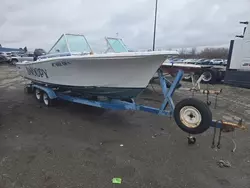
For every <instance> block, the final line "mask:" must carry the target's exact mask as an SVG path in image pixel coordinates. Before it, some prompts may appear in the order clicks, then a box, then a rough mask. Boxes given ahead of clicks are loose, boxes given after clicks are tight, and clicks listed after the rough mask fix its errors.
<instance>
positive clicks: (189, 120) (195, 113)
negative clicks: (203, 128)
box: [180, 106, 202, 128]
mask: <svg viewBox="0 0 250 188" xmlns="http://www.w3.org/2000/svg"><path fill="white" fill-rule="evenodd" d="M201 119H202V118H201V113H200V112H199V110H197V108H195V107H193V106H185V107H183V108H182V109H181V110H180V120H181V121H182V123H183V124H184V125H185V126H187V127H189V128H196V127H198V126H199V125H200V123H201Z"/></svg>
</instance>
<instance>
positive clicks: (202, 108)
mask: <svg viewBox="0 0 250 188" xmlns="http://www.w3.org/2000/svg"><path fill="white" fill-rule="evenodd" d="M174 119H175V122H176V124H177V125H178V126H179V127H180V129H182V130H183V131H184V132H187V133H189V134H200V133H203V132H205V131H206V130H207V129H208V128H209V127H210V126H211V123H212V113H211V111H210V109H209V107H208V106H207V105H206V104H205V103H204V102H202V101H200V100H198V99H195V98H187V99H183V100H182V101H180V102H179V103H177V104H176V106H175V109H174Z"/></svg>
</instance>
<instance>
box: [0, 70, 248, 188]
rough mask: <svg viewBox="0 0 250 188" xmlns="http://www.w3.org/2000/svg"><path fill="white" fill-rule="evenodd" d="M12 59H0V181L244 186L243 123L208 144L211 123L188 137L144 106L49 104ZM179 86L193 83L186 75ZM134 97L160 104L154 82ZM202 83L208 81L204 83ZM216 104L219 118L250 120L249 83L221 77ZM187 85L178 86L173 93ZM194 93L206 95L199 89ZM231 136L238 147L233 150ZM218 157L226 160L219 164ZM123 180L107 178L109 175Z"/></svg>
mask: <svg viewBox="0 0 250 188" xmlns="http://www.w3.org/2000/svg"><path fill="white" fill-rule="evenodd" d="M24 83H25V80H23V79H22V78H20V77H19V76H18V73H17V72H16V70H15V68H14V67H8V66H5V65H3V66H0V104H1V105H0V124H1V125H0V188H11V187H15V188H19V187H20V188H21V187H27V188H34V187H39V188H40V187H42V188H43V187H44V188H56V187H63V188H66V187H67V188H76V187H84V188H85V187H93V188H97V187H98V188H102V187H103V188H104V187H105V188H107V187H112V188H114V187H121V188H122V187H124V188H125V187H126V188H128V187H131V188H133V187H140V188H141V187H143V188H147V187H152V188H161V187H171V188H175V187H176V188H177V187H180V188H182V187H187V188H196V187H197V188H201V187H202V188H211V187H213V188H221V187H222V188H223V187H227V188H231V187H232V188H239V187H240V188H247V187H249V185H250V136H249V132H248V131H241V130H237V131H235V133H234V134H232V133H225V134H223V137H222V148H221V149H220V150H217V149H211V143H212V131H213V129H212V128H211V129H209V130H208V131H207V132H205V133H203V134H202V135H199V136H197V143H196V144H195V145H192V146H190V145H188V144H187V138H186V136H187V134H185V133H184V132H182V131H181V130H180V129H179V128H178V127H177V126H176V124H175V123H174V121H173V119H169V118H166V117H160V116H157V115H154V114H149V113H146V112H131V111H112V110H104V109H98V108H93V107H89V106H84V105H78V104H72V103H66V102H60V103H59V104H58V105H57V106H55V107H52V108H46V107H44V106H43V105H40V104H38V102H37V101H36V100H35V99H34V96H33V95H27V94H24V92H23V87H24ZM183 85H184V86H189V85H190V83H187V82H183ZM153 87H154V89H155V91H156V92H157V93H156V92H154V91H153V90H152V89H150V88H151V87H149V89H148V90H146V91H145V92H144V94H143V95H142V96H141V99H139V100H138V102H140V103H143V104H147V105H152V106H159V105H160V102H159V101H161V98H162V97H161V96H160V95H159V94H158V93H159V92H160V90H159V87H158V86H157V85H156V84H155V85H154V86H153ZM203 87H205V86H203ZM209 87H211V88H222V89H223V93H222V94H221V95H219V97H218V105H217V108H216V109H214V108H213V105H214V100H215V97H214V96H211V97H210V100H211V102H212V105H211V109H212V112H213V116H214V117H215V118H217V119H225V120H231V119H232V117H233V116H237V117H242V118H243V119H244V121H245V123H246V124H249V122H250V97H249V96H250V90H247V89H241V88H233V87H229V86H225V85H216V86H209ZM191 95H192V93H190V92H187V91H181V90H177V91H176V93H175V95H174V100H175V101H178V100H180V99H182V98H185V97H188V96H191ZM195 97H197V98H200V99H202V100H206V97H205V96H203V95H201V94H195ZM232 137H234V139H235V141H236V144H237V148H236V151H235V152H234V153H232V152H231V150H232V148H233V146H234V145H233V143H232V139H231V138H232ZM219 160H224V161H229V162H230V165H231V166H230V167H224V168H221V167H219V166H218V164H217V162H218V161H219ZM114 177H120V178H122V183H121V184H120V185H118V184H112V181H111V180H112V178H114Z"/></svg>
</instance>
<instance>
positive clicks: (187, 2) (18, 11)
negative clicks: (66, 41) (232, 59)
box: [0, 0, 250, 51]
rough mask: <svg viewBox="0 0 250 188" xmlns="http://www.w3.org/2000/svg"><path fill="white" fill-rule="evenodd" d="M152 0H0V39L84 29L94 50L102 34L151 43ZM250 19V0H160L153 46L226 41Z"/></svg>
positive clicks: (140, 45) (49, 38) (48, 41)
mask: <svg viewBox="0 0 250 188" xmlns="http://www.w3.org/2000/svg"><path fill="white" fill-rule="evenodd" d="M154 7H155V0H0V44H2V46H6V47H24V46H27V47H28V49H34V48H36V47H42V48H44V49H46V50H48V49H49V47H50V46H51V45H53V44H54V42H55V41H56V40H57V39H58V37H59V36H60V35H61V34H62V33H67V32H71V33H83V34H85V35H86V37H87V39H88V40H89V42H90V45H91V46H92V47H93V48H94V50H98V51H100V50H104V48H105V43H104V37H105V36H116V33H118V36H119V37H121V38H123V40H124V42H125V43H126V44H127V46H128V47H130V48H131V49H150V48H152V37H153V21H154ZM245 20H250V0H159V9H158V22H157V36H156V48H181V47H194V46H221V45H224V46H228V44H229V40H230V39H232V38H233V37H234V35H236V34H240V33H241V32H242V26H241V25H239V24H238V22H239V21H245Z"/></svg>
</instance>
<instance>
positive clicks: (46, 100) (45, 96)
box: [43, 93, 49, 106]
mask: <svg viewBox="0 0 250 188" xmlns="http://www.w3.org/2000/svg"><path fill="white" fill-rule="evenodd" d="M43 102H44V104H45V105H47V106H48V105H49V97H48V95H47V94H46V93H44V94H43Z"/></svg>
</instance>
